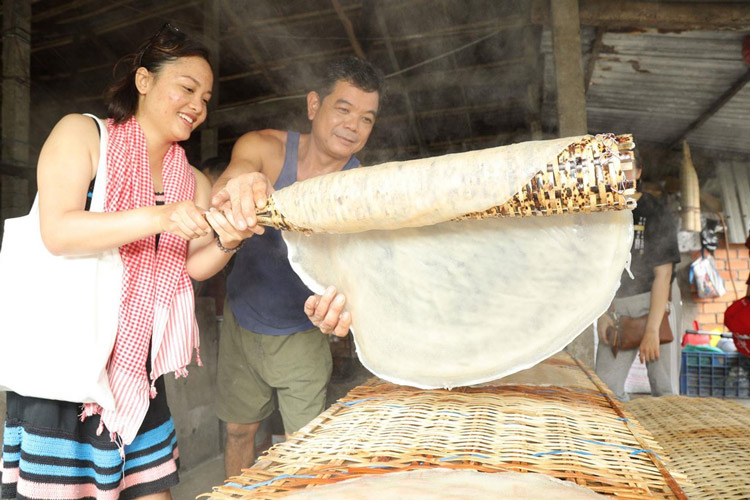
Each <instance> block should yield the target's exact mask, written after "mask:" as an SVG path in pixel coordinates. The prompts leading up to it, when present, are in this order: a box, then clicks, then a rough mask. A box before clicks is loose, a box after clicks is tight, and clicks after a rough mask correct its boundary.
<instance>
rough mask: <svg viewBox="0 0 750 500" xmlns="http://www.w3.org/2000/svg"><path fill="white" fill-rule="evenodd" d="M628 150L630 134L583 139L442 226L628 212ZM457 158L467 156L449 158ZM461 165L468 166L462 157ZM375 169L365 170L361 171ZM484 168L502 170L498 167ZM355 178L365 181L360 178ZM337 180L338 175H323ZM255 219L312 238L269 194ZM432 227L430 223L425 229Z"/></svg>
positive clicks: (630, 187)
mask: <svg viewBox="0 0 750 500" xmlns="http://www.w3.org/2000/svg"><path fill="white" fill-rule="evenodd" d="M498 149H502V148H498ZM634 149H635V143H634V141H633V137H632V135H630V134H627V135H614V134H602V135H596V136H590V135H589V136H583V137H581V138H578V139H576V140H574V141H573V142H570V143H569V144H568V145H567V147H564V148H563V149H562V151H560V152H559V153H558V154H557V155H556V156H555V157H554V158H552V159H550V160H549V161H548V162H547V164H546V166H545V167H542V168H541V169H539V170H538V171H537V172H536V174H534V175H533V176H531V177H530V178H529V179H528V182H527V183H526V184H525V185H523V186H522V187H521V188H520V189H519V190H518V191H517V192H516V193H515V195H513V196H511V197H510V198H509V199H507V198H506V199H504V200H496V201H497V202H500V203H498V204H497V205H494V206H491V207H490V208H487V209H483V210H479V211H472V212H466V213H463V214H459V215H457V216H454V217H450V218H447V219H444V221H445V220H464V219H483V218H488V217H527V216H547V215H557V214H565V213H591V212H600V211H605V210H622V209H633V208H634V206H635V202H634V200H632V198H630V195H632V194H633V193H634V192H635V180H630V179H628V178H627V177H626V172H627V171H629V170H632V169H633V168H634V164H633V159H634V153H633V151H634ZM461 155H467V153H461V154H459V155H453V156H458V157H460V156H461ZM433 161H434V160H433ZM467 161H470V158H469V157H468V156H467ZM379 167H380V166H375V167H368V168H367V169H364V170H370V169H377V168H379ZM488 167H489V168H498V169H502V168H503V165H502V164H497V165H489V166H488ZM358 170H359V169H358ZM408 171H409V169H408V168H401V169H394V175H395V176H397V175H398V174H401V173H406V172H408ZM360 173H361V174H363V175H366V174H364V172H360ZM339 174H341V173H335V174H328V175H339ZM303 182H307V181H303ZM393 182H394V184H395V183H397V182H398V179H394V180H393ZM360 185H362V186H364V188H365V189H366V188H367V187H369V186H368V185H367V183H361V184H360ZM285 189H287V188H285ZM280 192H281V191H279V192H277V193H280ZM277 193H275V194H277ZM298 194H299V193H298ZM334 196H335V195H334ZM485 206H486V205H485ZM386 213H387V210H386ZM257 218H258V222H259V223H260V224H262V225H265V226H270V227H274V228H276V229H282V230H285V231H296V232H302V233H312V232H317V230H315V229H312V228H310V227H300V226H299V225H297V224H294V223H292V222H291V221H290V220H289V219H288V217H287V215H286V214H285V213H284V211H283V210H282V209H281V207H279V204H278V203H277V200H276V197H275V195H274V194H272V195H271V196H270V197H269V199H268V204H267V205H266V207H264V208H263V209H261V210H258V211H257ZM435 222H436V221H434V220H433V221H430V222H429V223H435ZM368 229H369V228H368Z"/></svg>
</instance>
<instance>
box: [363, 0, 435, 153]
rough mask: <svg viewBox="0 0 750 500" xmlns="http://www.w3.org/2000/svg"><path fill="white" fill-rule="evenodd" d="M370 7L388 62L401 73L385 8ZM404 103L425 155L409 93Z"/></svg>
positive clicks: (395, 71) (411, 127)
mask: <svg viewBox="0 0 750 500" xmlns="http://www.w3.org/2000/svg"><path fill="white" fill-rule="evenodd" d="M370 7H371V8H372V10H374V14H375V22H376V23H377V25H378V31H379V32H380V33H381V34H382V35H383V37H385V48H386V51H387V53H388V61H389V62H390V63H391V69H392V70H393V72H394V73H398V72H399V71H401V66H400V65H399V63H398V59H397V58H396V51H395V50H393V43H392V42H391V34H390V30H388V25H387V24H386V22H385V15H384V14H383V7H382V6H380V5H378V3H377V1H374V2H372V3H370ZM396 78H398V79H399V80H401V79H402V78H403V77H402V76H397V77H396ZM404 102H405V103H406V113H407V115H408V120H409V130H411V133H412V135H413V136H414V139H415V140H416V142H417V150H418V151H419V153H420V154H422V155H423V154H425V153H426V150H425V146H424V141H423V140H422V134H421V133H420V132H419V125H418V124H417V118H416V116H415V114H414V106H413V105H412V102H411V97H409V93H408V92H406V93H404Z"/></svg>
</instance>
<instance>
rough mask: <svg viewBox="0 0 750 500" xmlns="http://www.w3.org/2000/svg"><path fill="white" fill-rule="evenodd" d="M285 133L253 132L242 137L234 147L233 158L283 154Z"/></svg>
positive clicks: (270, 130)
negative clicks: (237, 156) (236, 156)
mask: <svg viewBox="0 0 750 500" xmlns="http://www.w3.org/2000/svg"><path fill="white" fill-rule="evenodd" d="M285 147H286V132H285V131H282V130H274V129H264V130H253V131H252V132H247V133H245V134H244V135H242V136H241V137H240V138H239V139H237V142H236V143H235V145H234V149H233V153H232V154H233V156H234V155H241V156H254V157H267V156H268V155H271V156H274V157H275V156H277V155H279V154H282V155H283V153H284V148H285Z"/></svg>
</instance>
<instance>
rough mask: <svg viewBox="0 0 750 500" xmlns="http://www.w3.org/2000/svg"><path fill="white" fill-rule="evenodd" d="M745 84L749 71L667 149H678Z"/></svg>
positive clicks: (749, 74)
mask: <svg viewBox="0 0 750 500" xmlns="http://www.w3.org/2000/svg"><path fill="white" fill-rule="evenodd" d="M747 82H750V69H749V70H747V71H745V74H743V75H742V76H741V77H740V78H738V79H737V81H735V82H734V83H733V84H732V86H731V87H729V88H728V89H727V91H726V92H724V93H723V94H722V95H721V97H719V98H718V99H717V100H716V101H715V102H713V103H711V105H710V106H709V107H708V108H707V109H706V110H705V111H704V112H703V113H701V115H700V116H699V117H698V118H696V119H695V121H693V122H692V123H691V124H690V125H688V126H687V127H686V128H685V130H683V131H682V132H681V133H680V134H679V135H678V136H677V137H675V138H674V139H673V140H672V142H670V143H669V149H673V148H677V147H680V146H681V144H682V140H683V139H684V138H685V137H687V135H688V134H689V133H690V132H692V131H693V130H695V129H697V128H699V127H700V126H701V125H703V124H704V123H706V122H707V121H708V120H709V118H711V117H712V116H714V115H715V114H716V113H718V112H719V111H720V110H721V108H723V107H724V105H725V104H726V103H728V102H729V101H730V100H731V99H732V97H734V96H735V95H737V93H738V92H739V91H741V90H742V89H743V88H745V85H747Z"/></svg>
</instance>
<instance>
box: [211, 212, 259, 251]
mask: <svg viewBox="0 0 750 500" xmlns="http://www.w3.org/2000/svg"><path fill="white" fill-rule="evenodd" d="M206 220H207V221H208V223H209V224H210V225H211V228H213V230H214V231H216V235H217V236H218V238H219V242H220V243H221V246H223V247H224V248H227V249H232V248H237V247H238V246H239V244H240V243H242V240H244V239H246V238H250V237H251V236H253V235H254V234H255V233H254V232H253V231H252V230H250V229H246V230H245V231H240V230H239V229H237V228H236V227H235V225H234V223H233V218H232V212H227V213H226V214H222V213H221V212H220V211H219V210H217V209H215V208H213V207H212V208H211V209H210V210H209V211H208V212H206Z"/></svg>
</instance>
